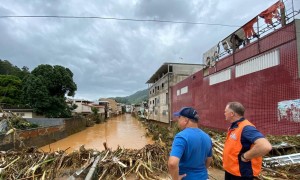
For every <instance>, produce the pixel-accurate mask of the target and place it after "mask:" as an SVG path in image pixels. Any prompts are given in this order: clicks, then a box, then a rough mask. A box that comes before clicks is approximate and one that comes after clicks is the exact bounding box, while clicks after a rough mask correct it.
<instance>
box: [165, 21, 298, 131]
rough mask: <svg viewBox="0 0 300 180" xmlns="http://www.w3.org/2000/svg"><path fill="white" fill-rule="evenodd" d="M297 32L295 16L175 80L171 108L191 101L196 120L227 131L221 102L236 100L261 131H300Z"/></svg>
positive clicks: (224, 104)
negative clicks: (191, 74) (206, 66)
mask: <svg viewBox="0 0 300 180" xmlns="http://www.w3.org/2000/svg"><path fill="white" fill-rule="evenodd" d="M274 29H275V28H274ZM299 32H300V20H297V19H296V20H294V21H292V22H291V23H288V24H286V25H284V26H282V27H280V28H278V29H275V30H273V31H271V33H269V34H267V35H265V36H264V37H261V38H259V39H257V40H255V41H253V42H251V43H249V44H247V45H246V46H245V47H243V48H241V49H237V50H236V51H234V52H231V53H230V54H228V56H226V57H224V58H222V59H220V60H219V61H217V62H216V64H215V66H214V67H210V68H206V69H203V70H201V71H199V72H197V73H195V74H194V75H193V76H194V77H195V78H187V79H185V80H183V81H182V82H180V83H178V84H176V85H174V86H173V87H172V90H171V92H172V111H176V110H178V109H180V108H181V107H182V106H193V107H195V108H196V110H197V111H198V112H199V114H200V117H201V118H200V119H201V120H200V122H199V125H201V126H205V127H210V128H214V129H220V130H224V131H226V130H227V128H228V127H229V124H228V123H226V122H225V120H224V118H225V117H224V109H225V106H226V104H227V103H228V102H231V101H238V102H241V103H242V104H243V105H244V106H245V108H246V113H245V117H246V118H247V119H249V120H250V121H252V122H253V123H254V124H255V126H256V127H257V128H258V129H259V130H261V131H262V132H263V133H264V134H272V135H285V134H290V135H293V134H300V79H299V78H300V34H299ZM182 89H187V91H184V92H185V93H180V91H181V90H182Z"/></svg>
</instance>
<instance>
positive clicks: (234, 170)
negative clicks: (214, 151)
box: [223, 119, 262, 177]
mask: <svg viewBox="0 0 300 180" xmlns="http://www.w3.org/2000/svg"><path fill="white" fill-rule="evenodd" d="M245 126H254V125H253V124H251V123H250V122H249V121H248V120H246V119H245V120H243V121H241V122H239V123H238V127H237V128H235V129H229V130H228V133H227V137H226V142H225V145H224V151H223V168H224V170H225V171H227V172H229V173H230V174H232V175H235V176H240V177H243V176H258V175H259V173H260V171H261V167H262V157H257V158H253V159H251V161H249V162H241V161H242V160H241V154H242V153H244V152H241V150H242V143H241V137H242V131H243V129H244V127H245ZM252 146H253V145H252ZM252 146H251V147H250V149H251V148H252ZM241 163H250V164H247V166H249V167H251V168H252V172H253V174H251V175H249V174H248V175H245V174H242V173H241V167H240V164H241Z"/></svg>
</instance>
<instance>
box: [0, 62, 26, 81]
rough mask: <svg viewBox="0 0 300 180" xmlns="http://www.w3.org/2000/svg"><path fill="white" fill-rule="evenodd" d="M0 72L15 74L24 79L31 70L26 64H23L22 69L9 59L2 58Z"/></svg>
mask: <svg viewBox="0 0 300 180" xmlns="http://www.w3.org/2000/svg"><path fill="white" fill-rule="evenodd" d="M0 74H2V75H14V76H17V77H19V78H20V79H23V78H24V77H25V76H26V75H28V74H30V72H29V68H28V67H26V66H23V68H22V69H20V68H18V67H17V66H13V65H12V64H11V63H10V62H9V61H7V60H3V61H2V60H1V59H0Z"/></svg>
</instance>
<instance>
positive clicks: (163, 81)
mask: <svg viewBox="0 0 300 180" xmlns="http://www.w3.org/2000/svg"><path fill="white" fill-rule="evenodd" d="M203 68H204V65H201V64H185V63H164V64H163V65H161V67H160V68H159V69H158V70H157V71H156V72H155V73H154V74H153V75H152V76H151V77H150V79H149V80H148V81H147V82H146V83H147V84H148V92H149V104H148V107H149V113H148V115H147V118H148V119H151V120H155V121H160V122H164V123H169V122H170V112H169V111H170V108H171V105H170V97H171V95H170V93H169V92H170V90H169V89H170V87H171V86H173V85H175V84H177V83H178V82H180V81H182V80H184V79H186V78H187V77H189V76H190V75H192V74H194V73H195V72H197V71H199V70H201V69H203ZM182 91H184V90H182Z"/></svg>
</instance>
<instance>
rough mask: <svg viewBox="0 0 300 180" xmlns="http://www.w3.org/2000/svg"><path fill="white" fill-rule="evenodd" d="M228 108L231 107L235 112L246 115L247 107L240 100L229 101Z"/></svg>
mask: <svg viewBox="0 0 300 180" xmlns="http://www.w3.org/2000/svg"><path fill="white" fill-rule="evenodd" d="M227 106H228V108H229V109H231V110H232V111H233V112H235V113H237V114H238V115H240V116H244V113H245V107H244V106H243V105H242V104H241V103H239V102H229V103H228V104H227Z"/></svg>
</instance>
